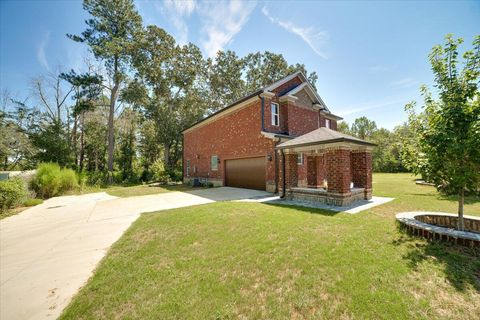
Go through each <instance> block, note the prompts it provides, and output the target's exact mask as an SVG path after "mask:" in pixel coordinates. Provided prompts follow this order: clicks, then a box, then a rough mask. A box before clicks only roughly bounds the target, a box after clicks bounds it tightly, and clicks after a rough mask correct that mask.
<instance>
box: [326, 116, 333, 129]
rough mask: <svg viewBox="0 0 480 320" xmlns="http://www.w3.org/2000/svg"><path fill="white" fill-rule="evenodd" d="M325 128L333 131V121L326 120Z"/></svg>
mask: <svg viewBox="0 0 480 320" xmlns="http://www.w3.org/2000/svg"><path fill="white" fill-rule="evenodd" d="M325 128H328V129H332V120H330V119H328V118H327V119H325Z"/></svg>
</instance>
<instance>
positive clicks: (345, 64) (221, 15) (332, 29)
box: [0, 0, 480, 129]
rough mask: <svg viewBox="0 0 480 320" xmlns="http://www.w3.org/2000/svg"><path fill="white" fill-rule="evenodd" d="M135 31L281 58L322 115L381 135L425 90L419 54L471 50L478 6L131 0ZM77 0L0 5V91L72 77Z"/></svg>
mask: <svg viewBox="0 0 480 320" xmlns="http://www.w3.org/2000/svg"><path fill="white" fill-rule="evenodd" d="M135 5H136V7H137V9H138V11H139V12H140V14H141V16H142V18H143V21H144V24H145V25H149V24H155V25H157V26H159V27H161V28H164V29H165V30H166V31H167V32H169V33H170V34H172V35H173V36H174V37H175V39H176V40H177V42H179V43H181V44H185V43H188V42H192V43H194V44H195V45H197V46H198V47H199V48H200V49H201V50H202V52H203V54H204V56H205V57H212V56H214V55H215V53H216V52H217V51H218V50H234V51H235V52H237V54H238V55H239V56H244V55H246V54H248V53H250V52H256V51H267V50H268V51H272V52H275V53H281V54H283V56H284V57H285V58H286V59H287V61H288V62H289V63H290V64H294V63H303V64H305V66H306V68H307V70H308V71H315V72H316V73H317V74H318V81H317V84H316V86H317V91H318V93H319V95H320V96H321V97H322V99H323V101H324V102H325V103H326V104H327V106H328V107H329V109H330V110H331V111H332V112H333V113H334V114H337V115H340V116H342V117H344V118H345V120H346V121H347V122H349V123H351V122H352V121H353V120H354V119H356V118H358V117H361V116H366V117H367V118H369V119H371V120H374V121H375V122H376V123H377V126H379V127H384V128H388V129H392V128H394V127H395V126H396V125H399V124H402V123H403V122H404V121H405V120H406V114H405V112H404V106H405V104H406V103H408V102H410V101H414V100H416V101H418V102H419V103H420V104H421V97H420V95H419V87H420V85H422V84H426V85H427V86H432V85H433V75H432V72H431V70H430V65H429V63H428V53H429V52H430V50H431V48H432V47H433V46H434V45H436V44H441V43H443V39H444V36H445V35H446V34H448V33H452V34H454V35H455V36H456V37H462V38H463V39H464V40H465V43H464V45H463V46H462V50H466V49H468V48H471V43H472V41H473V38H474V36H475V35H479V34H480V1H451V2H450V1H421V2H414V1H404V2H400V1H399V2H394V1H372V2H368V1H367V2H364V1H345V2H338V1H335V2H329V1H275V2H273V1H272V2H270V1H243V2H242V1H235V0H226V1H214V2H205V1H146V0H142V1H136V2H135ZM87 18H88V15H87V13H86V12H85V11H84V10H83V8H82V3H81V1H74V0H70V1H66V0H65V1H62V0H57V1H42V0H37V1H5V0H1V1H0V89H1V90H4V89H7V90H9V91H10V92H11V93H13V94H14V95H15V96H17V97H27V96H29V95H31V93H30V90H29V86H30V83H31V79H32V77H36V76H39V75H44V74H47V73H48V72H55V71H56V70H59V68H63V69H64V70H69V69H72V68H73V69H75V70H79V71H82V67H83V65H84V64H83V59H84V57H86V56H88V55H89V52H88V49H87V48H86V46H85V45H84V44H80V43H75V42H73V41H72V40H70V39H69V38H67V37H66V34H67V33H68V34H80V33H81V32H82V31H83V30H84V29H85V23H84V21H85V19H87Z"/></svg>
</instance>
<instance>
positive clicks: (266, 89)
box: [182, 71, 330, 132]
mask: <svg viewBox="0 0 480 320" xmlns="http://www.w3.org/2000/svg"><path fill="white" fill-rule="evenodd" d="M297 76H298V77H300V78H301V79H302V80H303V81H304V83H303V84H301V85H300V86H302V88H304V87H305V84H306V86H308V87H309V89H311V91H312V92H313V94H314V96H315V98H316V100H318V102H319V103H320V104H321V105H322V106H323V107H324V108H325V110H326V111H327V112H328V113H330V111H329V110H328V108H327V106H326V105H325V103H324V102H323V100H322V98H320V96H319V95H318V93H317V92H316V91H315V90H314V89H313V87H312V85H311V84H310V83H309V82H308V79H307V78H306V77H305V75H304V74H303V73H302V72H301V71H297V72H295V73H292V74H290V75H288V76H286V77H283V78H282V79H280V80H277V81H275V82H274V83H272V84H269V85H268V86H266V87H263V88H260V89H258V90H256V91H255V92H252V93H250V94H249V95H247V96H245V97H243V98H241V99H239V100H237V101H235V102H233V103H231V104H229V105H228V106H226V107H225V108H222V109H220V110H218V111H216V112H214V113H212V114H210V115H208V116H207V117H205V118H203V119H202V120H200V121H197V122H195V123H194V124H192V125H191V126H189V127H187V128H185V129H184V130H183V131H182V132H185V131H187V130H188V129H190V128H193V127H195V126H196V125H198V124H200V123H202V122H204V121H205V120H207V119H210V118H212V117H214V116H216V115H218V114H220V113H223V112H224V111H226V110H228V109H230V108H233V107H235V106H236V105H238V104H240V103H242V102H244V101H247V100H248V99H251V98H253V97H255V96H258V95H259V94H261V93H263V92H270V91H271V90H273V89H275V88H277V87H279V86H281V85H282V84H284V83H287V82H288V81H290V80H292V79H294V78H295V77H297ZM290 92H291V91H290ZM290 92H287V95H288V94H289V93H290Z"/></svg>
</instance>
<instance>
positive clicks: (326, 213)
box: [263, 201, 340, 217]
mask: <svg viewBox="0 0 480 320" xmlns="http://www.w3.org/2000/svg"><path fill="white" fill-rule="evenodd" d="M263 204H266V205H269V206H274V207H279V208H285V209H294V210H297V211H302V212H305V213H309V214H321V215H323V216H328V217H333V216H335V215H337V214H338V213H340V212H338V211H330V210H325V209H319V208H310V207H303V206H299V205H293V204H282V203H278V202H268V201H267V202H263Z"/></svg>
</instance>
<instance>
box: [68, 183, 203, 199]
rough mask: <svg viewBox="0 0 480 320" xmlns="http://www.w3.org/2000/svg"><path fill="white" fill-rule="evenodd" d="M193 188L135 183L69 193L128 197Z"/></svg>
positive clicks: (91, 187)
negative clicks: (98, 193) (95, 193)
mask: <svg viewBox="0 0 480 320" xmlns="http://www.w3.org/2000/svg"><path fill="white" fill-rule="evenodd" d="M192 189H193V188H191V187H189V186H187V185H184V184H176V185H134V186H110V187H106V188H104V187H99V186H86V187H84V188H83V189H81V190H77V191H75V192H70V193H67V195H68V194H85V193H94V192H106V193H108V194H109V195H111V196H115V197H120V198H126V197H135V196H145V195H150V194H159V193H165V192H172V191H188V190H192Z"/></svg>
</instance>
